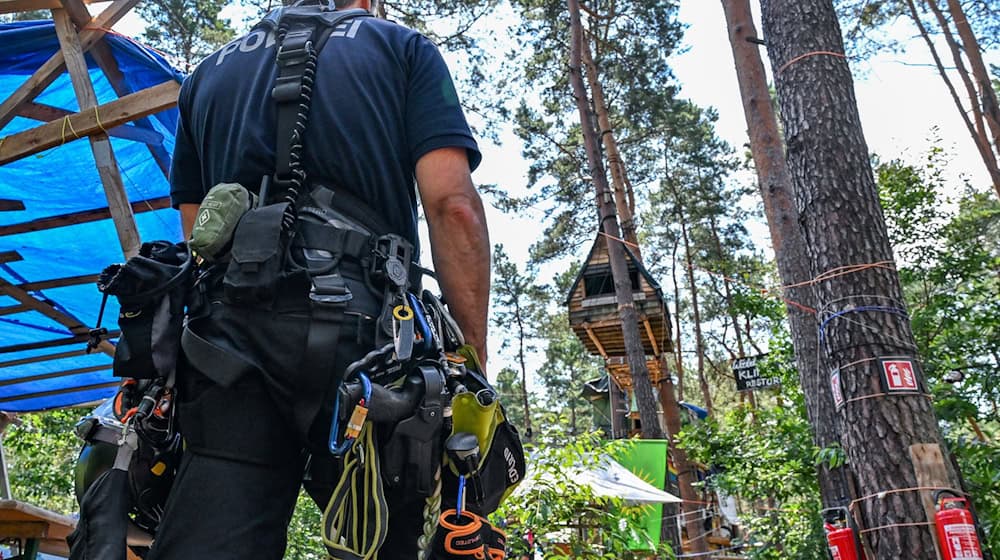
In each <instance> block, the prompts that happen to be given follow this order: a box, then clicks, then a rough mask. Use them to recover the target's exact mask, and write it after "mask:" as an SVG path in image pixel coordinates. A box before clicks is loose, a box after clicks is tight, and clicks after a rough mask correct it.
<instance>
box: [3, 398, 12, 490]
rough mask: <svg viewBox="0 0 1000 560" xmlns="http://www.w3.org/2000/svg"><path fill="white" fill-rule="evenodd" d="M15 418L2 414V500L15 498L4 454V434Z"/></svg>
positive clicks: (8, 414) (5, 413)
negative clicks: (11, 490)
mask: <svg viewBox="0 0 1000 560" xmlns="http://www.w3.org/2000/svg"><path fill="white" fill-rule="evenodd" d="M13 420H14V417H13V416H12V415H11V414H10V413H8V412H0V500H10V499H12V498H13V496H11V492H10V479H9V478H8V477H7V457H6V456H5V455H4V453H3V433H4V431H6V430H7V426H9V425H10V424H11V422H13Z"/></svg>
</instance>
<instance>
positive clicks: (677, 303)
mask: <svg viewBox="0 0 1000 560" xmlns="http://www.w3.org/2000/svg"><path fill="white" fill-rule="evenodd" d="M678 245H680V240H674V250H673V254H672V255H671V258H670V274H671V276H673V279H674V323H675V324H676V327H675V328H674V333H675V334H676V339H677V340H676V341H675V342H674V357H675V360H674V361H675V362H676V363H677V401H678V402H684V341H683V338H682V337H681V332H683V331H681V285H680V283H679V282H678V281H677V246H678Z"/></svg>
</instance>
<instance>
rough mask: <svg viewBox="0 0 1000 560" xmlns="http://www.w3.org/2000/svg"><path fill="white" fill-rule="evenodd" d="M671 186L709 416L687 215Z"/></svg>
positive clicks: (708, 391) (701, 336) (699, 372)
mask: <svg viewBox="0 0 1000 560" xmlns="http://www.w3.org/2000/svg"><path fill="white" fill-rule="evenodd" d="M671 188H672V189H673V191H674V202H675V203H676V204H677V221H678V222H679V223H680V225H681V239H682V240H683V241H684V262H685V264H686V265H687V267H686V268H687V278H688V289H689V290H690V291H691V313H692V314H693V315H694V344H695V353H696V355H697V359H698V385H699V387H700V388H701V397H702V399H703V400H704V401H705V408H706V409H707V410H708V414H709V415H710V416H711V415H712V412H713V407H712V393H711V390H710V389H709V387H708V379H707V378H706V377H705V337H704V336H703V335H702V332H701V309H700V307H699V306H698V285H697V284H696V283H695V281H694V260H693V259H692V257H691V241H690V239H689V236H688V230H687V216H685V215H684V207H683V206H682V205H681V198H680V195H679V193H678V192H677V186H676V185H671ZM678 334H679V333H678Z"/></svg>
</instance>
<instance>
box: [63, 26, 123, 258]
mask: <svg viewBox="0 0 1000 560" xmlns="http://www.w3.org/2000/svg"><path fill="white" fill-rule="evenodd" d="M52 19H53V21H54V22H55V28H56V36H58V37H59V46H60V47H61V48H62V52H63V57H64V58H65V59H66V69H67V70H68V71H69V76H70V80H71V81H72V82H73V91H75V92H76V99H77V102H78V103H79V104H80V110H81V111H86V110H87V109H92V108H94V107H97V93H95V92H94V84H93V83H91V81H90V71H89V70H88V69H87V61H86V60H85V59H84V58H83V52H84V51H83V45H81V43H80V37H79V35H77V33H76V27H75V26H74V25H73V22H72V20H70V18H69V14H68V13H66V10H65V9H62V8H58V9H53V10H52ZM95 111H96V109H95ZM95 118H96V113H95ZM101 129H102V131H101V132H99V133H94V134H91V135H90V149H91V151H92V152H93V153H94V162H95V163H96V164H97V174H98V175H99V176H100V177H101V184H102V185H104V196H105V197H106V198H107V200H108V208H109V209H110V211H111V220H112V221H113V222H114V224H115V231H116V232H117V233H118V242H119V244H120V245H121V249H122V253H123V254H124V255H125V258H126V259H129V258H132V257H134V256H136V255H138V254H139V245H140V243H141V241H140V238H139V227H138V226H137V225H136V223H135V216H134V215H132V207H131V206H130V205H129V201H128V195H127V194H126V192H125V183H124V182H123V181H122V175H121V170H119V169H118V161H117V160H116V159H115V152H114V150H113V149H112V148H111V140H110V139H109V138H108V135H107V133H106V132H104V129H105V127H104V126H102V127H101Z"/></svg>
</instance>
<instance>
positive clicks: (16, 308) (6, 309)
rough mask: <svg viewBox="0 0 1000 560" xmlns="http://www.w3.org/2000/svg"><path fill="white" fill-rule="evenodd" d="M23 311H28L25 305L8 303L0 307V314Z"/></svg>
mask: <svg viewBox="0 0 1000 560" xmlns="http://www.w3.org/2000/svg"><path fill="white" fill-rule="evenodd" d="M25 311H30V310H29V309H28V306H27V305H8V306H7V307H0V316H2V315H14V314H17V313H24V312H25Z"/></svg>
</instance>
